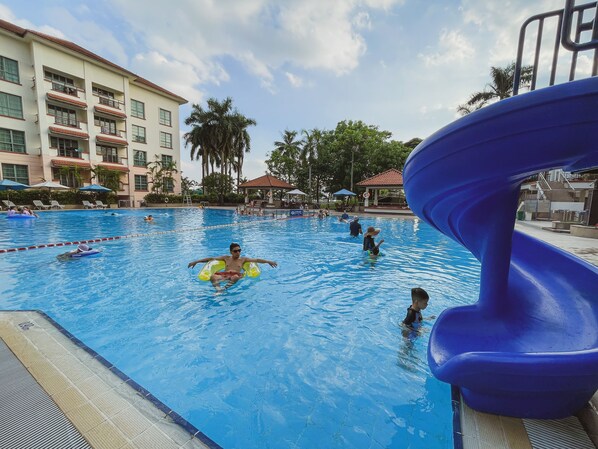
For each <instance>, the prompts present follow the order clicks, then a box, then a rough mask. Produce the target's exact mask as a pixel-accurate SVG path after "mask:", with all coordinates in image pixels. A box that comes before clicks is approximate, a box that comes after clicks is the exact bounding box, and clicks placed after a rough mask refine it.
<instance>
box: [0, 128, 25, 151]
mask: <svg viewBox="0 0 598 449" xmlns="http://www.w3.org/2000/svg"><path fill="white" fill-rule="evenodd" d="M0 151H10V152H11V153H25V133H24V132H23V131H14V130H12V129H4V128H0Z"/></svg>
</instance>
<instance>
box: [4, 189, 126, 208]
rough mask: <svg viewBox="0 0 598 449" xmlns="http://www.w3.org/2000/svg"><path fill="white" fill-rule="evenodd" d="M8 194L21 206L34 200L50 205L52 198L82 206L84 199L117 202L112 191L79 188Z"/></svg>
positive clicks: (29, 204) (5, 197)
mask: <svg viewBox="0 0 598 449" xmlns="http://www.w3.org/2000/svg"><path fill="white" fill-rule="evenodd" d="M8 196H9V197H10V200H11V201H12V202H13V203H15V204H17V205H19V206H20V205H23V206H31V205H33V200H41V202H42V203H44V204H47V205H49V204H50V200H51V199H52V200H56V201H58V202H59V203H60V204H62V205H76V206H82V203H83V200H87V201H95V200H100V201H102V202H103V203H104V204H115V203H117V196H116V194H114V193H112V192H110V193H108V192H101V193H95V192H81V191H79V190H77V189H72V190H60V191H57V190H52V192H49V191H48V190H47V189H43V190H42V189H39V190H38V189H36V190H19V191H17V192H15V191H13V190H11V191H10V192H9V193H8ZM0 198H2V199H7V191H4V192H2V193H0Z"/></svg>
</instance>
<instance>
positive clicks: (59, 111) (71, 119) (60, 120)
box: [48, 104, 79, 128]
mask: <svg viewBox="0 0 598 449" xmlns="http://www.w3.org/2000/svg"><path fill="white" fill-rule="evenodd" d="M48 114H50V115H52V116H54V123H56V124H57V125H64V126H72V127H74V128H78V127H79V123H78V122H77V112H76V111H74V110H72V109H67V108H61V107H60V106H54V105H53V104H49V105H48Z"/></svg>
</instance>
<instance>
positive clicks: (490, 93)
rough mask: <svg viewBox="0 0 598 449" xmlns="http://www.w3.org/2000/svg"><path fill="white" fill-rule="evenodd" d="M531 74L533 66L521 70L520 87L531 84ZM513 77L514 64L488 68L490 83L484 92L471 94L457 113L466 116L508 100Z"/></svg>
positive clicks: (511, 90)
mask: <svg viewBox="0 0 598 449" xmlns="http://www.w3.org/2000/svg"><path fill="white" fill-rule="evenodd" d="M532 72H533V66H526V67H522V68H521V83H520V86H525V85H527V84H529V83H530V82H531V79H532ZM514 77H515V63H514V62H512V63H511V64H509V65H507V66H505V67H490V82H489V83H488V84H486V87H485V88H484V90H482V91H480V92H474V93H473V94H471V96H470V97H469V100H467V101H466V102H465V103H464V104H461V105H459V106H458V107H457V112H458V113H459V114H461V115H467V114H469V113H471V112H473V111H476V110H478V109H480V108H482V107H484V106H486V105H487V104H488V103H490V102H494V101H500V100H504V99H505V98H509V97H510V96H512V95H513V87H514Z"/></svg>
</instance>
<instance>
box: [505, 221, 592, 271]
mask: <svg viewBox="0 0 598 449" xmlns="http://www.w3.org/2000/svg"><path fill="white" fill-rule="evenodd" d="M550 226H551V223H550V222H549V221H517V222H516V223H515V229H516V230H518V231H521V232H524V233H526V234H528V235H531V236H532V237H535V238H537V239H540V240H544V241H545V242H546V243H550V244H551V245H554V246H557V247H559V248H561V249H563V250H565V251H567V252H570V253H573V254H575V255H576V256H577V257H579V258H581V259H584V260H586V261H588V262H590V263H591V264H593V265H596V266H598V239H591V238H587V237H576V236H573V235H570V234H567V233H558V232H552V231H547V230H545V229H542V228H543V227H550Z"/></svg>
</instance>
